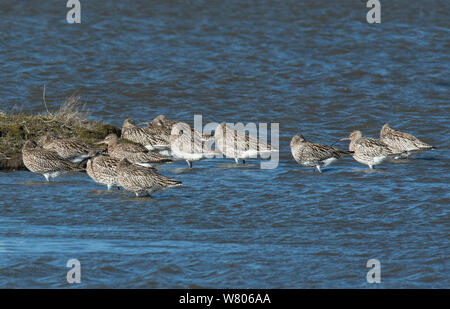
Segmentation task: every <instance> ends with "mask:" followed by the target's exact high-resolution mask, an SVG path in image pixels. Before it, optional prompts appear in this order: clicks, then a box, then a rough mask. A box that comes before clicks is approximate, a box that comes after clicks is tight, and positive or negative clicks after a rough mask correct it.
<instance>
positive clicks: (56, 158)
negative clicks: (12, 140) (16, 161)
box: [22, 141, 83, 181]
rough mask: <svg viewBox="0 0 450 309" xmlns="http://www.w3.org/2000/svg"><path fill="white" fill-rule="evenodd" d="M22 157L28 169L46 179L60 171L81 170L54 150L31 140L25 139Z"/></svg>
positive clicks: (57, 174) (55, 175)
mask: <svg viewBox="0 0 450 309" xmlns="http://www.w3.org/2000/svg"><path fill="white" fill-rule="evenodd" d="M22 158H23V163H24V165H25V166H26V168H27V169H28V170H30V171H31V172H33V173H38V174H41V175H43V176H44V177H45V179H46V180H47V181H50V178H52V177H57V176H59V175H60V174H62V173H66V172H71V171H83V169H82V168H80V167H79V166H78V165H77V164H75V163H72V162H70V161H69V160H67V159H64V158H62V157H61V156H60V155H58V154H57V153H56V152H53V151H51V150H47V149H43V148H42V147H40V146H38V145H37V144H36V143H34V142H32V141H27V142H26V143H25V145H24V146H23V148H22Z"/></svg>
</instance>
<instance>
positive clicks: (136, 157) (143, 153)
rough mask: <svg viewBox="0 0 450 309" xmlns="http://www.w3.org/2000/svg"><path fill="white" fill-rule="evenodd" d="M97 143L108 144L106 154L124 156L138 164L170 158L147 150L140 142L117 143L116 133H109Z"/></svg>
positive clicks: (147, 163)
mask: <svg viewBox="0 0 450 309" xmlns="http://www.w3.org/2000/svg"><path fill="white" fill-rule="evenodd" d="M99 143H104V144H107V145H108V154H109V155H110V156H111V157H113V158H116V159H119V160H122V159H124V158H126V159H128V161H130V162H132V163H136V164H140V165H145V166H149V165H151V164H152V163H167V162H171V161H172V160H171V159H170V158H169V157H168V156H164V155H162V154H159V153H154V152H149V151H148V150H147V149H146V148H145V147H144V146H142V145H140V144H131V143H119V142H118V138H117V135H115V134H114V133H111V134H109V135H108V136H107V137H105V139H104V140H103V141H101V142H99Z"/></svg>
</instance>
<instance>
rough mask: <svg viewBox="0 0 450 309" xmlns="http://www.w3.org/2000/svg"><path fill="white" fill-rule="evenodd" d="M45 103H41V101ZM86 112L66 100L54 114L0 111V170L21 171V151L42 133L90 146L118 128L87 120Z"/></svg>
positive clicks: (69, 100) (74, 101)
mask: <svg viewBox="0 0 450 309" xmlns="http://www.w3.org/2000/svg"><path fill="white" fill-rule="evenodd" d="M44 103H45V101H44ZM88 116H89V113H88V112H87V111H85V108H84V106H81V105H80V104H79V97H70V98H68V99H67V100H66V101H65V102H64V104H63V105H62V106H61V107H60V108H59V109H58V110H57V111H55V112H47V113H45V114H37V115H30V114H23V113H19V114H6V113H4V112H1V111H0V169H23V168H24V167H23V163H22V156H21V150H22V146H23V144H24V143H25V141H27V140H34V141H38V140H39V138H40V137H41V136H43V135H45V134H48V133H49V134H52V135H54V136H55V137H58V138H70V139H74V140H78V141H81V142H84V143H86V144H92V143H94V142H97V141H99V140H101V139H103V138H105V136H106V135H108V134H109V133H116V134H117V135H118V136H120V129H119V128H117V127H115V126H112V125H108V124H104V123H101V122H96V121H92V120H88Z"/></svg>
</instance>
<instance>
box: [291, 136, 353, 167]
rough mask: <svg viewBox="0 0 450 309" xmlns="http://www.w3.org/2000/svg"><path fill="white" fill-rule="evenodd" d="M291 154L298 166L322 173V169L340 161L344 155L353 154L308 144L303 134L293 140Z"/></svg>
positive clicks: (320, 145) (325, 146) (329, 147)
mask: <svg viewBox="0 0 450 309" xmlns="http://www.w3.org/2000/svg"><path fill="white" fill-rule="evenodd" d="M291 153H292V156H293V157H294V159H295V161H297V163H298V164H300V165H303V166H310V167H315V168H317V170H318V171H319V172H320V173H321V172H322V171H321V168H322V167H325V166H328V165H330V164H331V163H333V162H335V161H337V160H339V159H340V158H341V157H342V155H350V154H352V153H351V152H348V151H343V150H340V149H336V148H333V147H331V146H328V145H323V144H316V143H312V142H308V141H307V140H306V139H305V138H304V137H303V135H301V134H297V135H295V136H294V137H293V138H292V140H291Z"/></svg>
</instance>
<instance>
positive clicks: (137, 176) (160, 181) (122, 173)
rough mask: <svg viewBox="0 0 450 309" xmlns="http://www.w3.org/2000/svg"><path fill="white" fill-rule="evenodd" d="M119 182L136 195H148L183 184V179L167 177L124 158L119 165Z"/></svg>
mask: <svg viewBox="0 0 450 309" xmlns="http://www.w3.org/2000/svg"><path fill="white" fill-rule="evenodd" d="M117 178H118V180H119V184H120V185H121V186H122V187H124V188H125V189H126V190H127V191H131V192H134V193H135V194H136V196H141V195H148V194H151V193H153V192H155V191H158V190H164V189H167V188H171V187H178V186H181V181H178V180H175V179H170V178H167V177H165V176H163V175H161V174H160V173H158V172H157V171H156V169H154V168H148V167H143V166H139V165H136V164H133V163H131V162H130V161H128V160H127V159H123V160H121V161H120V162H119V164H118V166H117Z"/></svg>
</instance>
